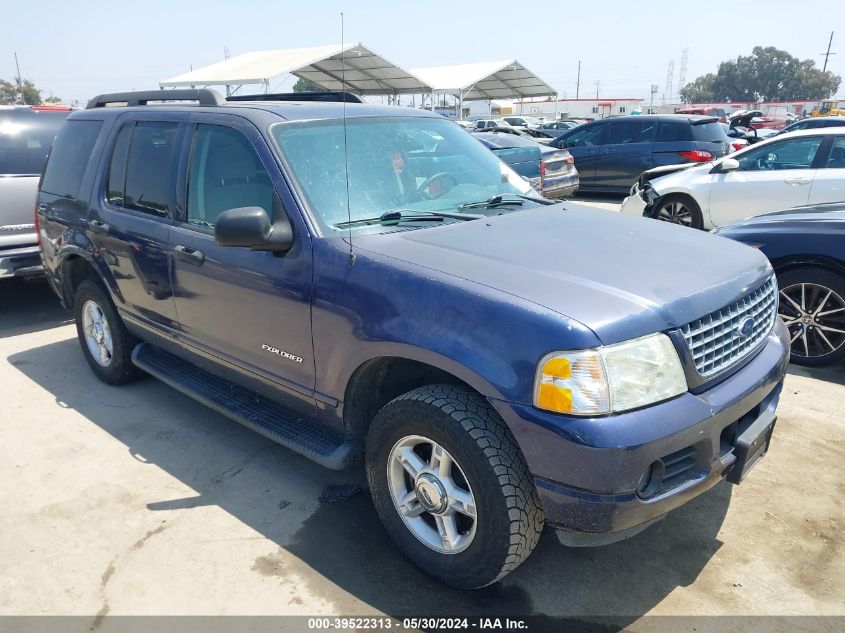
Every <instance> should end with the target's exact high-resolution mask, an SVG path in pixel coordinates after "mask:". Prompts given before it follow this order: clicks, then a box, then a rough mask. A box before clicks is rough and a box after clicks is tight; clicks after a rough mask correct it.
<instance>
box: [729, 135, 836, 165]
mask: <svg viewBox="0 0 845 633" xmlns="http://www.w3.org/2000/svg"><path fill="white" fill-rule="evenodd" d="M821 144H822V139H821V137H818V136H812V137H806V138H796V139H790V140H788V141H783V142H781V143H773V144H771V145H766V146H764V147H758V148H755V149H753V150H750V151H748V152H747V153H745V154H743V155H742V156H740V157H739V158H738V159H737V160H738V161H739V168H740V170H742V171H767V170H781V169H809V168H810V167H811V166H812V164H813V160H814V159H815V157H816V152H817V151H818V150H819V146H820V145H821Z"/></svg>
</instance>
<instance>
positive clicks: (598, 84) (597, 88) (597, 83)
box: [596, 81, 601, 99]
mask: <svg viewBox="0 0 845 633" xmlns="http://www.w3.org/2000/svg"><path fill="white" fill-rule="evenodd" d="M600 85H601V82H600V81H597V82H596V99H598V98H599V86H600Z"/></svg>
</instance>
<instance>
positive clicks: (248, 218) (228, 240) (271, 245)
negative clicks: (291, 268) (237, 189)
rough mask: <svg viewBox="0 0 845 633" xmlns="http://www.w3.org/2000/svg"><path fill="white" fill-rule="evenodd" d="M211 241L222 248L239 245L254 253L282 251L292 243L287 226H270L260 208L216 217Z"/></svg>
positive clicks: (236, 210) (231, 211)
mask: <svg viewBox="0 0 845 633" xmlns="http://www.w3.org/2000/svg"><path fill="white" fill-rule="evenodd" d="M214 241H215V242H217V243H218V244H220V245H221V246H240V247H243V248H249V249H252V250H256V251H274V252H284V251H287V250H290V247H291V246H292V244H293V234H292V233H291V230H290V225H289V224H287V223H285V224H279V223H277V224H276V225H273V223H272V222H271V221H270V216H269V215H268V214H267V212H266V211H265V210H264V209H262V208H261V207H239V208H237V209H228V210H227V211H223V212H222V213H221V214H220V215H219V216H217V222H216V223H215V225H214Z"/></svg>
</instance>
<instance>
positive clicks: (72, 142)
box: [41, 121, 103, 198]
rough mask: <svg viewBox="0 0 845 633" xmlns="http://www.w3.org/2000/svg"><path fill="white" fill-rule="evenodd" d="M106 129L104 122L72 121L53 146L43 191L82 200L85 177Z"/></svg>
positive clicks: (42, 182)
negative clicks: (80, 196) (81, 194)
mask: <svg viewBox="0 0 845 633" xmlns="http://www.w3.org/2000/svg"><path fill="white" fill-rule="evenodd" d="M102 127H103V122H102V121H68V122H67V123H66V124H65V126H64V127H63V128H62V129H61V130H60V131H59V135H58V136H57V137H56V141H55V142H54V143H53V149H52V151H51V152H50V160H49V161H47V169H46V170H45V172H44V179H43V180H42V181H41V191H45V192H47V193H52V194H53V195H56V196H62V197H64V198H77V197H78V196H79V189H80V187H81V186H82V176H83V175H84V174H85V167H86V166H87V165H88V160H89V159H90V158H91V151H92V150H93V149H94V143H96V142H97V136H99V134H100V130H101V129H102Z"/></svg>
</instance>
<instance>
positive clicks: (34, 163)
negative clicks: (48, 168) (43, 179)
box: [0, 108, 70, 176]
mask: <svg viewBox="0 0 845 633" xmlns="http://www.w3.org/2000/svg"><path fill="white" fill-rule="evenodd" d="M68 114H70V112H65V111H61V112H37V111H32V110H30V109H29V108H16V109H14V110H6V111H4V110H2V109H0V175H3V176H37V175H38V174H40V173H41V169H42V168H43V167H44V161H45V160H46V159H47V153H48V152H49V151H50V145H51V144H52V143H53V138H54V137H55V136H56V133H57V132H58V131H59V127H60V126H61V125H62V123H63V122H64V120H65V119H66V118H67V116H68Z"/></svg>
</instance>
